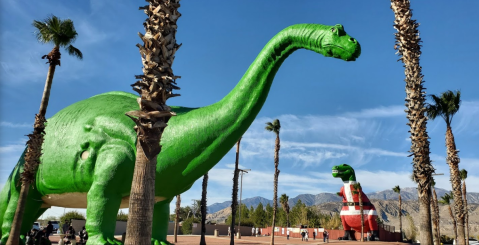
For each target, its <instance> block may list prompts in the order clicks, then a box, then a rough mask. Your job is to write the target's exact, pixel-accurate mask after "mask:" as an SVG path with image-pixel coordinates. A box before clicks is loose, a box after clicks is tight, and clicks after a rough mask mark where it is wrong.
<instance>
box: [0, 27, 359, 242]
mask: <svg viewBox="0 0 479 245" xmlns="http://www.w3.org/2000/svg"><path fill="white" fill-rule="evenodd" d="M301 48H304V49H309V50H312V51H315V52H317V53H320V54H323V55H324V56H326V57H335V58H340V59H343V60H346V61H354V60H355V59H356V58H357V57H359V55H360V53H361V48H360V45H359V43H358V42H357V41H356V40H355V39H353V38H351V37H350V36H349V35H347V34H346V32H345V31H344V29H343V26H341V25H335V26H325V25H318V24H298V25H293V26H290V27H288V28H286V29H284V30H282V31H281V32H280V33H278V34H277V35H276V36H275V37H274V38H272V39H271V40H270V41H269V42H268V44H266V46H265V47H264V48H263V50H262V51H261V53H260V54H259V55H258V57H257V58H256V59H255V61H254V62H253V63H252V64H251V66H250V67H249V69H248V70H247V71H246V73H245V74H244V75H243V77H242V78H241V80H240V82H239V83H238V84H237V85H236V87H235V88H234V89H233V90H232V91H231V92H230V93H229V94H228V95H227V96H226V97H224V98H223V99H222V100H221V101H219V102H217V103H215V104H213V105H210V106H206V107H202V108H185V107H172V109H173V111H175V112H177V114H178V116H176V117H173V118H171V120H170V121H169V123H168V124H169V126H168V127H167V129H166V130H165V133H164V134H163V138H162V141H161V144H162V146H163V148H162V152H161V154H160V155H159V156H158V165H157V167H156V171H157V172H156V181H155V186H156V189H155V190H156V204H155V210H154V221H153V238H152V243H155V244H168V242H167V240H166V235H167V227H168V216H169V214H170V212H169V204H170V202H171V200H172V199H173V198H174V197H175V196H176V195H178V194H180V193H183V192H185V191H186V190H188V189H189V188H190V187H191V186H192V185H193V183H194V182H195V181H196V180H197V179H198V178H200V177H201V176H203V175H204V174H205V173H206V172H208V171H209V170H210V169H211V168H212V167H213V166H214V165H215V164H216V163H218V162H219V161H220V160H221V158H222V157H223V156H224V155H225V154H226V153H227V152H228V151H229V150H230V149H231V147H233V146H234V144H235V142H236V141H237V140H238V139H239V138H240V136H241V135H243V134H244V133H245V132H246V130H247V129H248V127H249V126H250V125H251V123H252V122H253V120H254V119H255V117H256V115H257V114H258V113H259V111H260V110H261V107H262V106H263V104H264V102H265V100H266V97H267V96H268V92H269V89H270V87H271V84H272V82H273V78H274V76H275V74H276V72H277V71H278V69H279V67H280V66H281V64H282V63H283V61H284V60H285V59H286V57H288V55H290V54H291V53H293V52H294V51H295V50H297V49H301ZM136 99H137V96H135V95H133V94H129V93H124V92H110V93H105V94H100V95H97V96H93V97H91V98H89V99H86V100H83V101H80V102H77V103H75V104H73V105H70V106H68V107H66V108H65V109H63V110H61V111H60V112H58V113H57V114H55V115H54V116H53V117H52V118H50V119H49V120H48V123H47V127H46V136H45V141H44V144H43V155H42V157H41V162H42V164H40V167H39V169H38V173H37V177H36V178H37V179H36V185H35V188H34V189H31V190H30V194H29V196H28V201H27V204H26V209H25V215H24V219H23V224H22V234H25V233H26V232H27V230H28V229H30V228H31V224H32V222H34V221H35V220H36V219H37V218H38V217H39V216H40V215H41V214H42V213H43V212H44V211H45V210H46V209H48V208H49V207H51V206H60V207H69V208H87V221H86V222H87V223H86V229H87V230H88V233H89V240H88V244H95V245H96V244H118V243H119V242H118V241H116V240H115V239H114V237H113V235H114V230H115V220H116V215H117V212H118V209H119V208H127V207H128V199H129V192H130V188H131V182H132V178H133V168H134V162H135V150H136V148H135V143H136V133H135V131H134V130H133V126H134V125H135V124H134V122H133V121H132V120H131V119H130V118H128V117H127V116H125V112H127V111H132V110H136V109H138V108H137V107H138V104H137V102H136ZM23 163H24V159H23V155H22V157H21V158H20V160H19V161H18V163H17V165H16V167H15V168H14V170H13V172H12V173H11V175H10V177H9V178H8V180H7V183H6V184H5V187H4V188H3V190H2V192H1V193H0V225H1V231H0V235H1V241H0V244H4V243H5V242H6V241H7V238H8V235H9V232H10V226H11V223H12V220H13V217H14V213H15V209H16V205H17V200H18V195H19V191H20V187H19V185H18V180H19V173H20V172H21V171H22V169H23Z"/></svg>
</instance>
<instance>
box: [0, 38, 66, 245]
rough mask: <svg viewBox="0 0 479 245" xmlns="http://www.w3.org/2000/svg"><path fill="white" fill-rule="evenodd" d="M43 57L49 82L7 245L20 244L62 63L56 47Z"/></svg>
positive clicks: (30, 135)
mask: <svg viewBox="0 0 479 245" xmlns="http://www.w3.org/2000/svg"><path fill="white" fill-rule="evenodd" d="M43 57H47V58H48V60H49V61H48V62H49V63H50V66H49V67H48V74H47V80H46V81H45V88H44V89H43V96H42V101H41V102H40V110H39V112H38V114H36V115H35V123H34V125H33V133H32V134H29V135H28V138H29V140H28V141H27V152H26V154H25V164H24V166H23V173H22V174H21V177H20V181H21V182H22V187H21V189H20V195H19V198H18V204H17V209H16V210H15V216H14V218H13V223H12V228H11V229H10V235H9V237H8V240H7V243H6V244H7V245H16V244H19V243H20V240H19V239H20V232H21V227H22V221H23V215H24V212H25V205H26V202H27V197H28V192H29V190H30V186H31V185H34V183H35V176H36V174H37V170H38V165H39V164H40V156H41V154H42V153H41V151H42V144H43V140H44V135H45V123H46V119H45V114H46V113H47V107H48V101H49V100H50V91H51V88H52V83H53V75H54V74H55V68H56V66H57V65H58V64H59V63H60V57H61V54H60V51H59V48H58V47H57V46H55V47H54V48H53V49H52V51H50V53H49V54H48V55H45V56H43Z"/></svg>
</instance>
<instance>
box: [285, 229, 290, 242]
mask: <svg viewBox="0 0 479 245" xmlns="http://www.w3.org/2000/svg"><path fill="white" fill-rule="evenodd" d="M286 240H289V229H288V230H286Z"/></svg>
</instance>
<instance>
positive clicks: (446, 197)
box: [439, 193, 457, 244]
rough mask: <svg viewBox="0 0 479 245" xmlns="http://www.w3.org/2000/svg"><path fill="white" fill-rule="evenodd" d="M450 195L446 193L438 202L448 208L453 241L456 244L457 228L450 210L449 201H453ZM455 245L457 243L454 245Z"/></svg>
mask: <svg viewBox="0 0 479 245" xmlns="http://www.w3.org/2000/svg"><path fill="white" fill-rule="evenodd" d="M453 199H454V198H453V196H452V193H446V194H444V196H442V197H441V200H439V203H442V204H445V205H447V206H448V209H449V215H451V220H452V225H453V227H454V239H455V240H456V242H457V226H456V219H455V217H454V215H452V210H451V200H453ZM456 244H457V243H456Z"/></svg>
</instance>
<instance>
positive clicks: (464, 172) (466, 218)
mask: <svg viewBox="0 0 479 245" xmlns="http://www.w3.org/2000/svg"><path fill="white" fill-rule="evenodd" d="M460 174H461V179H462V197H463V198H464V224H465V225H466V230H465V232H466V244H469V212H468V210H467V192H466V179H467V170H465V169H461V172H460Z"/></svg>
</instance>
